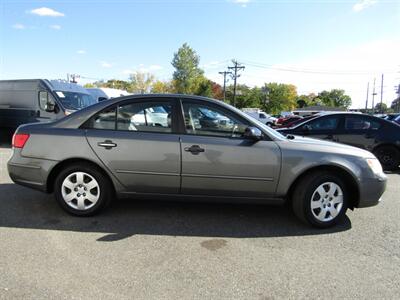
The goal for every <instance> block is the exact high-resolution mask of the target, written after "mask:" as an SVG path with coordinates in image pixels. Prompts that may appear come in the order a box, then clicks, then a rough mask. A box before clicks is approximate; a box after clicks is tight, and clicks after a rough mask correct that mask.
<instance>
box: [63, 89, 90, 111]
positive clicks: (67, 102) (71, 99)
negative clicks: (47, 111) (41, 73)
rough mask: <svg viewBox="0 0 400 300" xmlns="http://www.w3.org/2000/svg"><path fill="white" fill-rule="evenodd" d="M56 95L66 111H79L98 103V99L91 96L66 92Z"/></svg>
mask: <svg viewBox="0 0 400 300" xmlns="http://www.w3.org/2000/svg"><path fill="white" fill-rule="evenodd" d="M56 94H57V96H58V99H59V100H60V102H61V104H62V106H63V107H64V108H66V109H71V110H78V109H81V108H84V107H87V106H89V105H92V104H95V103H96V99H94V98H93V97H92V96H91V95H89V94H84V93H77V92H65V91H56Z"/></svg>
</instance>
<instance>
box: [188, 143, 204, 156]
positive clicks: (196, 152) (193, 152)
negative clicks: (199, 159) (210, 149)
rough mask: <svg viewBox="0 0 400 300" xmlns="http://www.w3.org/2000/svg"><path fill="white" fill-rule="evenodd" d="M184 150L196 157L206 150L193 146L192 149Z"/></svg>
mask: <svg viewBox="0 0 400 300" xmlns="http://www.w3.org/2000/svg"><path fill="white" fill-rule="evenodd" d="M184 150H185V151H186V152H190V153H192V154H194V155H198V154H199V153H201V152H204V151H205V150H204V149H203V148H201V147H200V146H199V145H192V146H190V147H185V148H184Z"/></svg>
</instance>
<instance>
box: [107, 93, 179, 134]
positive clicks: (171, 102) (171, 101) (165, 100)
mask: <svg viewBox="0 0 400 300" xmlns="http://www.w3.org/2000/svg"><path fill="white" fill-rule="evenodd" d="M148 99H155V98H151V97H149V98H148ZM152 102H153V103H166V104H168V105H170V106H171V114H172V115H171V132H163V131H146V130H135V131H133V130H123V129H118V117H119V109H120V107H121V106H127V105H131V104H149V105H150V104H151V103H152ZM174 106H175V101H174V99H173V98H160V99H157V101H151V100H150V101H149V100H146V98H142V99H140V100H139V101H134V100H133V101H132V100H131V101H129V100H128V101H126V102H125V101H124V102H122V103H118V104H117V109H116V129H115V130H116V131H128V132H141V133H161V134H176V133H177V132H176V130H174V127H175V126H174V120H173V119H174ZM146 113H147V112H146V109H143V116H144V119H145V123H146V126H147V116H146Z"/></svg>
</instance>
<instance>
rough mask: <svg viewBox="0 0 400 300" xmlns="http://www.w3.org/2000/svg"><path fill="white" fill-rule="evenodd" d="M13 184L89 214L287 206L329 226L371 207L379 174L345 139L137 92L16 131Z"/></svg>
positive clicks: (214, 105) (195, 101)
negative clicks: (131, 202) (168, 204)
mask: <svg viewBox="0 0 400 300" xmlns="http://www.w3.org/2000/svg"><path fill="white" fill-rule="evenodd" d="M13 148H14V151H13V156H12V157H11V159H10V161H9V162H8V170H9V173H10V177H11V178H12V179H13V181H14V182H16V183H18V184H21V185H25V186H28V187H31V188H34V189H38V190H41V191H44V192H47V193H54V195H55V198H56V200H57V202H58V203H59V204H60V206H61V207H62V208H63V209H65V210H66V211H67V212H69V213H71V214H73V215H78V216H89V215H93V214H95V213H97V212H99V211H100V210H101V209H103V208H104V207H106V206H107V204H108V203H109V202H110V201H111V200H112V199H113V198H115V197H131V198H134V197H136V198H141V199H143V198H165V199H168V198H169V199H177V198H183V199H186V200H202V201H204V200H206V201H232V202H248V203H250V202H252V203H267V204H283V203H285V202H290V204H291V206H292V207H293V209H294V212H295V214H296V215H297V216H298V217H299V218H300V219H301V220H303V221H305V222H307V223H309V224H311V225H313V226H316V227H329V226H332V225H334V224H335V223H337V222H338V220H340V219H341V218H342V216H343V215H344V214H345V213H346V210H347V209H348V208H350V209H353V208H360V207H368V206H374V205H376V204H378V202H379V199H380V197H381V195H382V194H383V192H384V190H385V186H386V176H385V174H384V173H383V172H382V167H381V165H380V163H379V161H378V160H377V159H376V157H375V156H374V155H373V154H371V153H370V152H368V151H365V150H361V149H358V148H353V147H350V146H346V145H341V144H336V143H332V142H326V141H322V140H316V139H310V138H303V137H297V136H287V137H284V136H282V135H281V134H279V133H277V132H276V131H274V130H273V129H271V128H269V127H268V126H266V125H264V124H262V123H260V122H258V121H256V120H254V119H253V118H251V117H249V116H247V115H246V114H244V113H242V112H241V111H239V110H237V109H236V108H234V107H232V106H230V105H227V104H225V103H223V102H221V101H216V100H212V99H207V98H202V97H195V96H185V95H140V96H128V97H123V98H116V99H113V100H110V101H104V102H101V103H98V104H95V105H93V106H90V107H87V108H85V109H83V110H80V111H78V112H75V113H73V114H71V115H69V116H68V117H66V118H64V119H62V120H59V121H56V122H53V123H46V124H29V125H23V126H21V127H19V128H18V130H17V131H16V133H15V135H14V138H13Z"/></svg>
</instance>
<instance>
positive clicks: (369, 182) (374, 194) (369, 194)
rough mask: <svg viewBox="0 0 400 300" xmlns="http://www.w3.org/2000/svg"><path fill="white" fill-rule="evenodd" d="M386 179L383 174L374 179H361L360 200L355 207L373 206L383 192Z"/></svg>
mask: <svg viewBox="0 0 400 300" xmlns="http://www.w3.org/2000/svg"><path fill="white" fill-rule="evenodd" d="M386 183H387V177H386V175H385V174H381V175H376V177H375V178H363V179H362V181H361V182H360V199H359V202H358V205H357V207H358V208H362V207H370V206H375V205H377V204H378V203H379V201H380V200H381V197H382V194H383V193H384V192H385V189H386Z"/></svg>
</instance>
